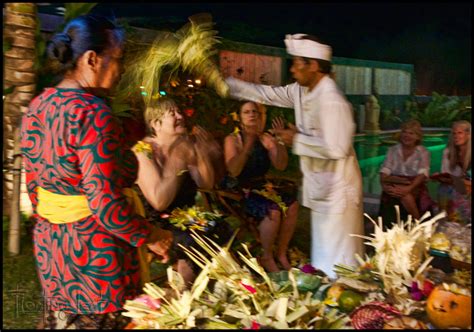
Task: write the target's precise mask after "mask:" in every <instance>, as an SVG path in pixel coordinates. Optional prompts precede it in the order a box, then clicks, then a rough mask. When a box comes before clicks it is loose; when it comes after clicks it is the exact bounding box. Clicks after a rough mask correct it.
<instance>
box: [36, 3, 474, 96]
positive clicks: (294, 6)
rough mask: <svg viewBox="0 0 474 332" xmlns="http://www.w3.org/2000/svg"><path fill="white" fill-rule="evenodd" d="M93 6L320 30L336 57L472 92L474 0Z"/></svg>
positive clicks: (219, 23)
mask: <svg viewBox="0 0 474 332" xmlns="http://www.w3.org/2000/svg"><path fill="white" fill-rule="evenodd" d="M58 5H59V4H58ZM43 7H44V6H43ZM44 8H45V7H44ZM40 11H41V9H40ZM92 12H95V13H101V14H105V15H108V16H115V17H117V18H120V17H128V18H130V19H131V21H130V22H131V23H133V24H132V25H134V26H141V27H146V28H155V29H164V30H172V31H175V30H176V29H178V28H180V27H181V26H182V25H184V24H185V23H186V22H187V17H188V16H190V15H192V14H196V13H199V12H209V13H211V14H212V16H213V20H214V22H215V23H216V25H215V29H216V30H218V31H219V36H222V37H224V38H227V39H231V40H234V41H241V42H247V43H254V44H262V45H267V46H276V47H281V48H284V47H285V45H284V42H283V39H284V37H285V34H287V33H308V34H313V35H316V36H318V37H320V38H321V39H322V40H323V41H325V42H326V43H328V44H329V45H331V46H332V47H333V55H334V56H336V57H347V58H357V59H364V60H377V61H387V62H395V63H407V64H413V65H414V66H415V76H416V91H415V92H416V94H417V95H431V93H432V92H438V93H441V94H447V95H471V13H472V5H471V4H470V2H441V3H422V2H420V3H410V2H405V3H403V2H402V3H375V2H373V3H372V2H361V3H343V2H335V3H310V2H306V3H268V2H267V3H225V4H224V3H192V2H191V3H184V2H175V3H140V2H136V3H99V4H98V5H97V6H96V7H95V8H94V9H93V10H92Z"/></svg>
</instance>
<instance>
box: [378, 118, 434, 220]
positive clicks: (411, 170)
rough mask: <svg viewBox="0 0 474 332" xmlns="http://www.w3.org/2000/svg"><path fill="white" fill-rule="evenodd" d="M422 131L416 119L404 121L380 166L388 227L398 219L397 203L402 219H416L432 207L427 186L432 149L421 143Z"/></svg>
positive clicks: (382, 203) (383, 213) (382, 212)
mask: <svg viewBox="0 0 474 332" xmlns="http://www.w3.org/2000/svg"><path fill="white" fill-rule="evenodd" d="M422 138H423V132H422V129H421V125H420V123H419V122H418V121H416V120H410V121H407V122H405V123H403V124H402V126H401V132H400V138H399V143H398V144H396V145H394V146H392V147H390V148H389V149H388V151H387V156H386V158H385V160H384V162H383V164H382V167H381V169H380V181H381V184H382V197H381V201H380V209H379V215H380V216H382V218H383V223H384V225H385V226H389V225H390V224H391V223H393V222H396V219H395V215H394V212H395V209H394V206H395V205H398V206H399V207H400V214H401V218H402V220H406V217H407V214H410V215H411V216H412V217H413V218H415V219H420V217H421V216H422V215H423V214H424V213H425V212H426V211H428V210H429V209H430V207H431V206H432V204H433V202H432V200H431V198H430V197H429V194H428V190H427V188H426V184H425V183H426V179H427V178H428V177H429V172H430V152H429V151H428V150H427V149H426V148H425V147H424V146H422V145H421V142H422Z"/></svg>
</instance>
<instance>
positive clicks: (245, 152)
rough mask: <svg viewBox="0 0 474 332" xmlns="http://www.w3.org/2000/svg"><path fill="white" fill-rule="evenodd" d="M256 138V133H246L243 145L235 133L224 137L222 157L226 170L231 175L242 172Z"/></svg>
mask: <svg viewBox="0 0 474 332" xmlns="http://www.w3.org/2000/svg"><path fill="white" fill-rule="evenodd" d="M256 139H257V135H256V133H255V134H247V139H246V141H245V144H243V146H242V144H241V143H240V142H239V139H238V136H236V135H233V134H231V135H228V136H227V137H226V138H225V139H224V159H225V164H226V168H227V171H228V172H229V174H230V175H231V176H238V175H239V174H240V173H241V172H242V170H243V169H244V166H245V163H246V162H247V159H248V156H249V155H250V153H251V152H252V148H253V145H254V143H255V140H256ZM240 146H242V147H240Z"/></svg>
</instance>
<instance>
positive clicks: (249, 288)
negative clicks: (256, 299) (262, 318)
mask: <svg viewBox="0 0 474 332" xmlns="http://www.w3.org/2000/svg"><path fill="white" fill-rule="evenodd" d="M240 284H241V285H242V286H244V288H245V289H246V290H248V291H249V292H250V293H252V294H255V293H256V292H257V290H256V289H255V288H253V287H252V286H249V285H246V284H244V283H243V282H242V281H241V282H240Z"/></svg>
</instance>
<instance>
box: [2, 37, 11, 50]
mask: <svg viewBox="0 0 474 332" xmlns="http://www.w3.org/2000/svg"><path fill="white" fill-rule="evenodd" d="M11 49H12V42H11V40H9V39H7V38H5V37H4V38H3V54H5V52H8V51H9V50H11Z"/></svg>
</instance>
